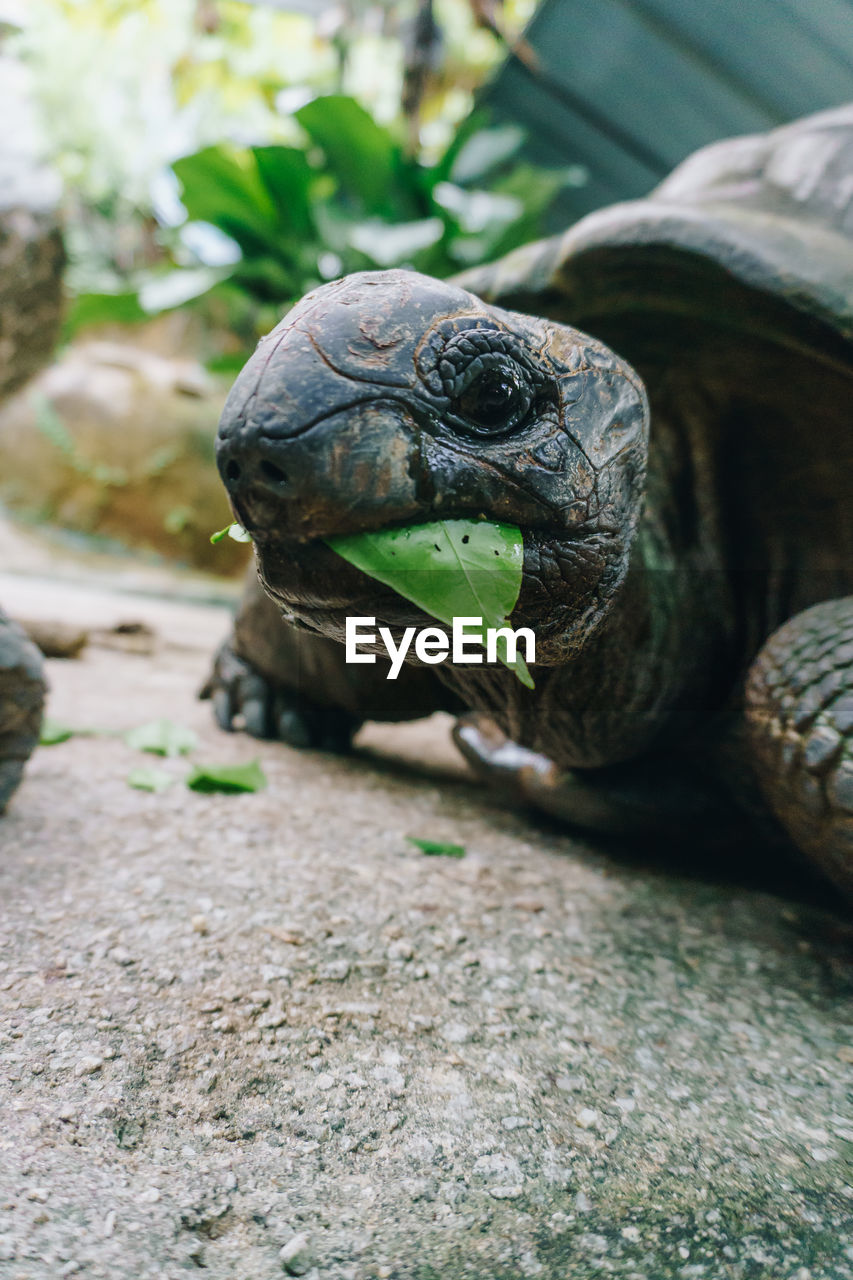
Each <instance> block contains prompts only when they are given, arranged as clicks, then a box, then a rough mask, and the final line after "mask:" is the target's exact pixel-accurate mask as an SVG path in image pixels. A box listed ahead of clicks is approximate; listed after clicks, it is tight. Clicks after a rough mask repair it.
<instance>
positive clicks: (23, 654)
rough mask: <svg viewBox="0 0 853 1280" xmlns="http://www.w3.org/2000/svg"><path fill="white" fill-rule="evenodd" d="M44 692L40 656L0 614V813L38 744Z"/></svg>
mask: <svg viewBox="0 0 853 1280" xmlns="http://www.w3.org/2000/svg"><path fill="white" fill-rule="evenodd" d="M45 691H46V685H45V680H44V675H43V662H42V655H41V653H40V652H39V650H38V649H37V648H36V646H35V645H34V644H33V642H32V641H31V640H30V639H29V638H28V637H27V635H26V632H25V631H24V630H23V628H22V627H19V626H18V624H17V623H16V622H12V620H11V619H10V618H7V617H6V615H5V614H4V613H3V611H2V610H0V813H2V812H3V810H4V809H5V808H6V805H7V803H8V801H9V797H10V796H11V795H12V792H13V791H14V790H15V788H16V787H17V785H18V783H19V782H20V780H21V775H22V773H23V772H24V765H25V764H26V762H27V760H28V758H29V756H30V754H31V753H32V751H33V749H34V748H35V746H36V745H37V743H38V740H39V730H40V729H41V718H42V709H43V707H44V699H45Z"/></svg>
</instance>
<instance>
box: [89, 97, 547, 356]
mask: <svg viewBox="0 0 853 1280" xmlns="http://www.w3.org/2000/svg"><path fill="white" fill-rule="evenodd" d="M294 118H295V120H296V122H297V123H298V125H299V126H300V128H301V130H302V135H303V141H302V145H301V146H283V145H267V146H255V147H247V148H240V147H236V146H234V145H232V144H220V145H216V146H208V147H204V148H203V149H202V150H200V151H197V152H195V153H194V154H192V155H188V156H185V157H184V158H183V159H180V160H178V161H176V162H175V163H174V165H173V166H172V169H173V172H174V175H175V177H176V179H177V182H178V184H179V190H180V200H181V204H182V206H183V209H184V210H185V212H186V218H185V220H184V222H183V223H182V224H179V225H178V226H176V227H174V228H172V229H171V233H170V239H171V244H170V258H171V266H170V267H169V268H167V269H166V270H165V271H160V272H157V273H153V272H148V273H146V274H143V275H138V276H137V277H136V278H135V279H134V280H132V281H130V282H129V283H131V284H132V286H133V287H131V288H128V289H126V290H124V291H123V292H121V293H112V294H105V293H100V294H96V293H84V294H80V295H78V297H77V298H76V299H75V300H74V302H73V305H72V307H71V309H70V313H69V316H68V319H67V324H66V333H67V335H68V336H70V335H71V334H73V333H74V332H76V331H77V330H79V329H80V328H82V327H84V326H87V325H91V324H93V323H105V322H109V321H116V322H128V321H132V320H134V319H142V318H144V317H146V316H151V315H155V314H157V313H159V312H161V311H163V310H168V309H171V308H173V307H175V306H179V305H184V304H186V303H188V302H192V301H195V302H196V304H198V303H199V300H202V301H203V305H204V306H205V307H207V308H209V309H211V310H212V312H213V314H214V315H216V316H217V319H218V321H219V322H220V323H221V324H222V326H223V327H224V328H226V329H229V330H231V331H233V332H235V333H236V334H238V335H239V337H240V339H241V347H243V348H244V349H243V350H241V351H240V352H234V353H231V354H229V355H227V356H224V357H222V358H221V359H220V360H219V361H215V362H214V363H216V364H218V366H219V367H221V368H225V367H226V366H228V367H230V366H231V365H232V364H236V365H239V364H240V363H241V362H242V360H243V359H244V358H245V346H248V345H249V344H250V343H253V342H254V340H255V339H256V338H257V336H258V335H259V334H260V333H263V332H266V331H267V330H268V329H269V328H271V327H272V325H274V324H275V323H276V322H277V320H278V319H279V318H280V316H281V313H282V310H283V309H284V308H286V306H287V305H288V304H289V303H291V302H292V301H294V300H295V299H297V298H298V297H300V296H301V295H302V294H304V293H306V292H308V291H309V290H310V289H311V288H313V287H315V286H316V285H317V284H319V283H321V282H322V281H324V280H329V279H333V278H335V277H337V276H339V275H342V274H344V273H347V272H350V271H359V270H369V269H373V268H385V267H396V266H407V267H411V268H413V269H415V270H419V271H424V272H428V273H429V274H431V275H435V276H440V277H442V276H447V275H449V274H452V273H453V272H455V271H458V270H460V269H461V268H463V267H466V266H469V265H472V264H474V263H477V262H483V261H488V260H491V259H493V258H496V257H498V256H500V255H501V254H503V253H505V252H507V251H508V250H510V249H512V248H514V247H515V246H516V245H518V244H521V243H524V242H525V241H527V240H529V239H532V238H533V237H534V236H536V235H537V233H539V231H540V224H541V219H542V216H543V214H544V213H545V211H546V210H547V208H548V207H549V205H550V203H551V201H552V200H553V198H554V196H555V195H556V193H557V192H558V191H559V190H560V188H561V187H562V186H563V185H564V183H565V181H566V173H565V172H564V171H562V170H545V169H541V168H536V167H534V166H532V165H529V164H523V163H520V162H519V160H518V158H517V154H518V151H519V148H520V147H521V144H522V142H523V137H524V135H523V132H522V131H521V130H520V129H519V128H517V127H516V126H513V125H501V126H497V127H486V126H485V125H484V122H483V120H482V118H477V117H472V118H470V119H469V120H468V121H467V122H466V123H465V124H464V125H463V127H462V128H461V129H460V130H459V131H458V132H457V134H456V136H455V137H454V138H453V140H452V142H451V143H450V145H449V146H448V147H447V148H446V150H445V151H444V153H443V154H442V155H440V156H439V158H438V159H437V160H436V161H435V162H434V163H426V162H424V161H423V160H420V159H416V158H412V157H411V156H409V155H407V154H406V152H405V149H404V147H403V146H402V145H401V143H400V141H399V140H398V138H397V137H396V135H395V134H394V132H393V131H392V130H391V129H389V128H386V127H385V126H384V125H381V124H379V123H377V121H376V120H374V119H373V117H372V116H371V115H370V114H369V113H368V112H367V111H366V110H365V108H364V107H362V106H361V105H360V104H359V103H358V102H356V101H355V99H353V98H351V97H348V96H346V95H342V94H332V95H326V96H322V97H317V98H314V99H313V100H312V101H310V102H308V103H307V104H306V105H305V106H303V107H301V108H300V109H299V110H298V111H296V112H295V117H294Z"/></svg>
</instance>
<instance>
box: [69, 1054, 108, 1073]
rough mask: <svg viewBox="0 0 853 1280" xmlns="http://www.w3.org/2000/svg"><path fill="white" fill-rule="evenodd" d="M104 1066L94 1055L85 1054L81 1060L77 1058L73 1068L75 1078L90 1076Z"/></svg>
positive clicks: (100, 1059)
mask: <svg viewBox="0 0 853 1280" xmlns="http://www.w3.org/2000/svg"><path fill="white" fill-rule="evenodd" d="M103 1065H104V1060H103V1058H98V1057H96V1056H95V1055H94V1054H87V1055H86V1056H85V1057H83V1058H78V1060H77V1062H76V1064H75V1066H74V1074H75V1076H91V1075H94V1074H95V1072H96V1071H100V1069H101V1067H102V1066H103Z"/></svg>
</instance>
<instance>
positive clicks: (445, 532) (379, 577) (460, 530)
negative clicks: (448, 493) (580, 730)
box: [328, 520, 533, 689]
mask: <svg viewBox="0 0 853 1280" xmlns="http://www.w3.org/2000/svg"><path fill="white" fill-rule="evenodd" d="M328 543H329V546H330V547H331V548H332V550H333V551H336V552H337V553H338V555H339V556H342V557H343V558H344V560H348V561H349V563H350V564H352V565H355V567H356V568H357V569H360V570H361V571H362V573H366V574H368V575H369V576H370V577H371V578H375V579H376V581H377V582H382V583H384V585H385V586H386V587H391V588H392V589H393V590H394V591H396V592H397V593H398V595H401V596H403V597H404V598H405V599H406V600H411V602H412V604H416V605H417V606H418V608H420V609H423V611H424V613H428V614H430V616H431V617H433V618H436V619H438V621H439V622H443V623H444V624H445V626H448V627H452V626H453V619H454V618H468V617H470V618H482V619H483V626H484V627H494V628H498V627H503V626H507V625H508V620H509V615H510V614H511V613H512V611H513V609H514V608H515V604H516V601H517V600H518V596H519V592H520V591H521V572H522V567H523V563H524V544H523V541H522V537H521V530H520V529H519V528H518V527H517V526H516V525H513V524H496V523H492V522H491V521H485V520H436V521H433V522H431V523H430V524H419V525H411V526H410V527H409V528H407V529H380V530H378V531H374V532H372V533H357V534H352V535H350V536H347V537H340V538H330V539H329V540H328ZM501 649H502V650H503V656H501V652H500V651H501ZM498 657H499V659H500V661H501V662H503V664H504V666H506V667H509V669H510V670H511V671H514V672H515V674H516V676H517V677H518V679H519V680H520V681H521V683H522V684H523V685H526V686H527V688H528V689H532V688H533V679H532V677H531V675H530V672H529V671H528V669H527V664H526V663H525V661H524V659H523V658H522V657H521V656H520V655H517V656H516V658H515V659H514V661H509V658H508V654H507V650H506V645H505V641H504V640H503V639H501V640H500V641H499V647H498Z"/></svg>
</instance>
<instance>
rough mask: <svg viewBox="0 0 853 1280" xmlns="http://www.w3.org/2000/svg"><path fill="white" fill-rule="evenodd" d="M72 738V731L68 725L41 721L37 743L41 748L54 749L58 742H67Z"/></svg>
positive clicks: (53, 721)
mask: <svg viewBox="0 0 853 1280" xmlns="http://www.w3.org/2000/svg"><path fill="white" fill-rule="evenodd" d="M73 736H74V730H73V729H69V727H68V725H66V724H60V723H59V721H58V720H48V719H47V718H45V719H44V720H42V724H41V732H40V733H39V742H40V743H41V745H42V746H43V747H55V746H56V744H57V743H58V742H67V741H68V739H69V738H73Z"/></svg>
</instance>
